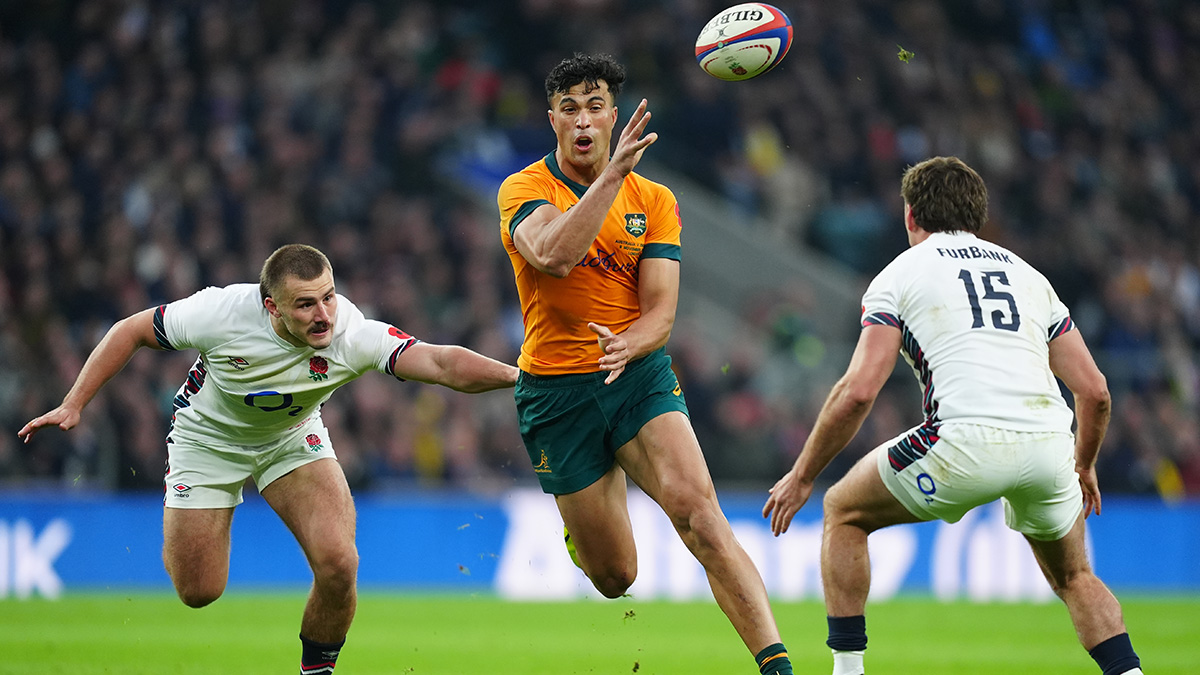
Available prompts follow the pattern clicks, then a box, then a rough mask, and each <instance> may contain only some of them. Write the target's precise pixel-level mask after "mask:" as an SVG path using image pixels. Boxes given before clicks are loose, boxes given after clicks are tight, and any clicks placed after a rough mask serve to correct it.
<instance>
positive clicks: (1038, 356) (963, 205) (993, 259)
mask: <svg viewBox="0 0 1200 675" xmlns="http://www.w3.org/2000/svg"><path fill="white" fill-rule="evenodd" d="M900 192H901V195H902V196H903V198H904V224H905V228H906V230H907V232H908V242H909V246H910V247H909V249H908V250H907V251H905V252H903V253H901V254H900V255H899V256H897V257H896V259H895V260H894V261H892V263H891V264H889V265H888V266H887V267H885V268H884V269H883V271H882V272H880V273H879V275H878V276H876V277H875V279H874V280H873V281H872V282H871V285H870V286H869V287H868V288H867V292H866V294H865V295H864V296H863V308H862V334H861V336H860V337H859V341H858V346H857V348H856V349H855V351H854V355H853V356H852V357H851V359H850V366H849V368H848V369H847V371H846V374H845V375H843V376H842V378H841V379H840V380H838V382H837V384H836V385H835V386H834V388H833V391H832V392H831V393H830V394H829V398H828V400H826V402H825V405H824V407H823V408H822V409H821V413H820V415H819V416H818V418H817V423H816V425H815V426H814V427H813V431H812V434H811V435H810V436H809V438H808V440H807V441H806V442H805V444H804V449H803V450H802V451H801V453H800V456H799V457H798V458H796V463H795V465H794V466H793V468H792V470H791V471H789V472H788V473H787V474H786V475H784V477H783V478H781V479H780V480H779V482H778V483H776V484H775V487H773V488H771V496H770V497H769V498H768V499H767V503H766V505H765V506H764V507H763V516H769V517H770V518H771V529H772V530H773V531H774V533H775V535H776V536H778V535H779V534H780V533H782V532H785V531H787V529H788V524H789V523H790V522H791V520H792V517H793V516H794V515H795V514H796V511H797V510H798V509H799V508H800V507H801V506H803V505H804V503H805V502H806V501H807V500H808V498H809V496H810V495H811V494H812V490H813V480H814V479H816V477H817V474H819V473H820V472H821V470H822V469H824V468H825V466H826V465H828V464H829V461H830V460H831V459H833V457H834V456H835V455H836V454H837V453H838V452H840V451H841V450H842V448H844V447H845V445H846V443H848V442H849V441H850V439H851V438H853V437H854V434H856V433H857V432H858V429H859V427H860V426H861V425H862V423H863V420H864V419H865V418H866V416H867V413H868V412H870V410H871V405H872V404H873V403H874V401H875V397H876V396H877V395H878V393H879V390H880V388H882V387H883V383H884V382H885V381H886V380H887V378H888V376H889V375H890V374H891V373H892V370H893V368H894V366H895V364H896V353H897V352H900V353H902V354H903V355H904V357H905V359H906V360H907V361H908V362H909V364H910V365H911V366H912V368H913V373H914V374H915V375H916V376H917V379H918V381H919V382H920V384H921V394H922V403H923V407H924V412H925V421H924V422H923V423H922V424H920V425H918V426H917V427H915V428H913V429H911V430H909V431H907V432H905V433H903V434H901V435H900V436H897V437H896V438H894V439H892V440H891V441H888V442H887V443H885V444H883V445H882V446H880V447H878V448H876V449H875V450H874V451H872V452H871V453H870V454H868V455H867V456H866V457H865V458H863V460H862V461H859V462H858V463H857V464H855V465H854V467H853V468H851V469H850V471H849V472H847V473H846V475H845V476H844V477H843V478H842V479H841V480H839V481H838V482H837V483H836V484H835V485H834V486H833V487H832V488H830V489H829V491H828V492H827V493H826V494H825V527H824V536H823V541H822V546H821V577H822V581H823V583H824V590H825V608H826V612H827V614H828V622H829V639H828V641H827V643H826V644H827V645H828V646H829V647H830V648H831V649H832V650H833V655H834V670H833V673H834V675H861V674H862V673H864V668H863V651H864V650H865V649H866V646H867V633H866V618H865V616H864V610H865V606H866V601H867V594H868V591H869V588H870V583H871V568H870V563H869V560H868V556H867V535H869V534H870V533H871V532H874V531H875V530H878V529H881V528H884V527H888V526H890V525H896V524H898V523H912V522H917V521H924V520H934V519H941V520H945V521H947V522H951V523H953V522H957V521H958V520H959V519H960V518H962V517H963V515H964V514H965V513H966V512H967V511H969V510H971V509H972V508H974V507H976V506H979V505H982V504H986V503H988V502H992V501H995V500H997V499H1000V500H1002V501H1003V503H1004V513H1005V521H1006V522H1007V523H1008V526H1009V527H1011V528H1012V529H1014V530H1016V531H1018V532H1020V533H1021V534H1023V535H1025V538H1026V540H1028V541H1029V544H1030V546H1031V547H1032V548H1033V553H1034V556H1035V557H1037V560H1038V563H1040V565H1041V568H1042V571H1043V572H1044V573H1045V575H1046V579H1047V581H1049V582H1050V585H1051V586H1052V587H1053V588H1054V591H1055V592H1056V593H1057V594H1058V595H1059V597H1060V598H1062V600H1063V601H1064V602H1065V603H1066V605H1067V608H1068V609H1069V610H1070V613H1071V621H1072V622H1073V623H1074V624H1075V631H1076V633H1077V635H1078V637H1079V641H1080V642H1081V643H1083V646H1084V647H1085V648H1086V649H1087V650H1088V652H1089V653H1090V654H1091V656H1092V658H1093V659H1095V660H1096V663H1097V664H1098V665H1099V666H1100V668H1101V670H1103V671H1104V675H1137V674H1140V673H1141V672H1142V671H1141V670H1140V669H1139V665H1140V662H1139V660H1138V657H1137V654H1135V653H1134V651H1133V647H1132V645H1131V644H1130V641H1129V635H1128V633H1126V631H1125V623H1124V620H1123V619H1122V617H1121V606H1120V605H1119V604H1118V603H1117V599H1116V598H1115V597H1113V595H1112V593H1110V592H1109V590H1108V588H1106V587H1105V585H1104V584H1103V583H1102V582H1101V581H1100V579H1098V578H1097V577H1096V575H1095V574H1094V573H1093V572H1092V568H1091V564H1090V563H1089V562H1088V558H1087V553H1086V551H1085V550H1084V525H1083V523H1084V518H1086V517H1087V516H1088V515H1090V514H1091V513H1092V512H1095V513H1096V514H1099V513H1100V488H1099V486H1098V484H1097V482H1096V470H1095V467H1096V453H1098V452H1099V451H1100V442H1101V440H1103V438H1104V432H1105V429H1106V428H1107V426H1108V418H1109V407H1110V397H1109V393H1108V386H1107V384H1106V382H1105V379H1104V375H1103V374H1101V372H1100V370H1099V369H1098V368H1097V367H1096V363H1095V361H1093V360H1092V355H1091V353H1089V352H1088V348H1087V346H1086V345H1085V344H1084V342H1083V338H1082V337H1080V335H1079V331H1077V330H1075V327H1074V324H1073V323H1072V322H1071V315H1070V313H1069V312H1068V311H1067V307H1066V306H1065V305H1064V304H1063V303H1062V302H1061V301H1060V300H1059V298H1058V295H1057V294H1055V292H1054V289H1053V288H1052V287H1051V286H1050V284H1049V282H1047V281H1046V278H1045V277H1044V276H1042V274H1041V273H1039V272H1038V271H1037V270H1035V269H1034V268H1033V267H1031V266H1030V265H1029V264H1027V263H1026V262H1025V261H1024V260H1021V259H1020V258H1019V257H1017V255H1016V254H1015V253H1013V252H1011V251H1009V250H1007V249H1005V248H1002V247H1000V246H997V245H996V244H993V243H991V242H988V241H985V240H983V239H980V238H979V237H977V236H975V233H976V232H978V231H979V229H980V228H981V227H982V226H983V224H984V223H985V222H986V221H987V188H986V187H985V186H984V184H983V180H982V179H981V178H980V177H979V174H977V173H975V171H974V170H973V169H971V167H969V166H967V165H966V164H964V163H963V162H962V161H961V160H959V159H957V158H954V157H934V158H932V159H928V160H925V161H924V162H921V163H919V164H917V165H916V166H913V167H911V168H910V169H908V171H906V172H905V173H904V178H903V179H902V181H901V189H900ZM1055 376H1058V377H1059V378H1060V379H1061V380H1062V381H1063V383H1064V384H1066V386H1067V388H1068V389H1070V390H1071V392H1072V393H1073V394H1074V399H1075V413H1074V416H1072V413H1071V409H1070V408H1069V407H1067V404H1066V402H1065V401H1064V400H1063V397H1062V394H1061V393H1060V392H1059V388H1058V383H1057V382H1056V381H1055ZM1072 417H1074V418H1075V419H1076V420H1077V421H1078V428H1077V430H1076V432H1075V434H1072V433H1071V422H1072Z"/></svg>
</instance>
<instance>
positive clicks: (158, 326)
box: [154, 305, 177, 351]
mask: <svg viewBox="0 0 1200 675" xmlns="http://www.w3.org/2000/svg"><path fill="white" fill-rule="evenodd" d="M166 313H167V306H166V305H159V306H158V309H156V310H154V339H155V340H158V346H159V347H162V348H163V349H166V350H169V351H177V350H176V349H175V347H174V345H172V344H171V341H170V340H168V339H167V328H166V326H165V325H164V324H163V317H164V316H165V315H166Z"/></svg>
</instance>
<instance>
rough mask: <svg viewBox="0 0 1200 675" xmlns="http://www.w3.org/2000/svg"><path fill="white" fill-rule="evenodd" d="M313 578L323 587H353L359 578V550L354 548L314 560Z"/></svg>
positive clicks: (334, 552) (315, 557)
mask: <svg viewBox="0 0 1200 675" xmlns="http://www.w3.org/2000/svg"><path fill="white" fill-rule="evenodd" d="M311 562H312V570H313V577H314V578H315V579H316V581H317V583H320V584H323V585H334V584H336V585H339V586H353V585H354V580H355V579H356V578H357V577H358V550H357V549H356V548H354V547H353V546H352V547H350V548H348V549H344V550H340V551H332V552H328V553H324V554H322V555H319V556H314V557H313V558H312V561H311Z"/></svg>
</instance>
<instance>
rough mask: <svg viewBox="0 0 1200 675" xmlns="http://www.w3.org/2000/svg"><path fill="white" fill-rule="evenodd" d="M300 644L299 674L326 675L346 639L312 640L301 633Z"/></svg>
mask: <svg viewBox="0 0 1200 675" xmlns="http://www.w3.org/2000/svg"><path fill="white" fill-rule="evenodd" d="M300 644H301V645H303V649H302V650H301V652H300V675H326V674H327V673H332V672H333V667H334V666H336V665H337V658H338V654H339V653H341V651H342V645H344V644H346V641H345V640H342V641H341V642H314V641H313V640H309V639H308V638H306V637H304V636H303V635H301V636H300Z"/></svg>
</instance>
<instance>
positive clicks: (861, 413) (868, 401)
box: [795, 378, 875, 483]
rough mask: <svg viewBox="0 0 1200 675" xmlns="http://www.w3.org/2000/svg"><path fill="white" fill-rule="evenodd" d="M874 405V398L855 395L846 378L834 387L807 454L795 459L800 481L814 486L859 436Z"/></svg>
mask: <svg viewBox="0 0 1200 675" xmlns="http://www.w3.org/2000/svg"><path fill="white" fill-rule="evenodd" d="M874 403H875V399H874V397H866V396H863V395H860V394H858V393H856V392H855V390H854V387H852V386H851V385H850V383H848V382H847V381H846V380H845V378H843V379H841V380H839V381H838V383H837V384H835V385H834V387H833V391H832V392H830V394H829V398H828V399H827V400H826V401H825V405H824V406H823V407H822V408H821V413H820V414H819V415H818V416H817V423H816V424H815V425H814V426H813V431H812V434H810V435H809V437H808V440H807V441H806V442H805V443H804V450H803V451H802V452H801V453H800V456H799V457H797V458H796V464H795V472H796V475H797V477H798V478H799V479H800V480H801V481H804V482H807V483H812V482H813V481H815V480H816V479H817V476H819V475H820V474H821V472H822V471H824V470H825V467H826V466H829V463H830V462H831V461H833V458H834V457H837V455H838V453H839V452H841V451H842V449H843V448H845V447H846V445H847V444H848V443H849V442H850V440H851V439H852V438H854V436H855V434H857V433H858V430H859V429H860V428H861V427H862V425H863V422H864V421H865V420H866V419H867V415H868V414H869V413H870V412H871V406H872V405H874Z"/></svg>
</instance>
